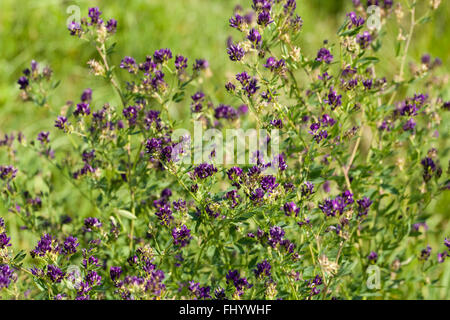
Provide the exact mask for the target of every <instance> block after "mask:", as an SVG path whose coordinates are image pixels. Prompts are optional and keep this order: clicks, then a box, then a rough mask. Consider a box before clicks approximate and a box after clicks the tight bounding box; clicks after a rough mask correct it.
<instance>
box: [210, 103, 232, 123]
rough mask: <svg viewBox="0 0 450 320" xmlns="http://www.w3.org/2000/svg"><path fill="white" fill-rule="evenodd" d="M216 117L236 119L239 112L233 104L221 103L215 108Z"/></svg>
mask: <svg viewBox="0 0 450 320" xmlns="http://www.w3.org/2000/svg"><path fill="white" fill-rule="evenodd" d="M214 117H215V118H216V119H227V120H234V119H237V118H238V112H237V110H236V109H234V108H233V107H231V106H228V105H224V104H221V105H219V106H218V107H217V108H216V109H215V110H214Z"/></svg>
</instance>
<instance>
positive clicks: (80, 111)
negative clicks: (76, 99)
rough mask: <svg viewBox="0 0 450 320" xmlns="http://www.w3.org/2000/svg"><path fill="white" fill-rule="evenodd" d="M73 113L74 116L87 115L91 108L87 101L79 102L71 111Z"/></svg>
mask: <svg viewBox="0 0 450 320" xmlns="http://www.w3.org/2000/svg"><path fill="white" fill-rule="evenodd" d="M73 114H74V115H75V116H79V115H82V116H88V115H90V114H91V108H89V104H88V103H79V104H77V107H76V109H75V111H74V112H73Z"/></svg>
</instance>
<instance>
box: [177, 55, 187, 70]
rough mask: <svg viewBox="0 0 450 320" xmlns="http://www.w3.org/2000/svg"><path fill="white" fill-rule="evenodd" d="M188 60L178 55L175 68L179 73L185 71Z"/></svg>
mask: <svg viewBox="0 0 450 320" xmlns="http://www.w3.org/2000/svg"><path fill="white" fill-rule="evenodd" d="M187 62H188V59H187V58H185V57H183V56H182V55H177V56H176V57H175V68H176V69H177V70H178V71H183V70H185V69H186V68H187Z"/></svg>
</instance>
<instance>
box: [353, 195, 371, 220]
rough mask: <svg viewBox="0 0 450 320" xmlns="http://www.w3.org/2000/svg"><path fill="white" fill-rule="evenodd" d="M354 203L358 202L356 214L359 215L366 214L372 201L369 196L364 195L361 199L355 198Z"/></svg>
mask: <svg viewBox="0 0 450 320" xmlns="http://www.w3.org/2000/svg"><path fill="white" fill-rule="evenodd" d="M356 203H357V204H358V216H359V217H361V216H366V215H367V213H368V212H369V208H370V206H371V205H372V203H373V202H372V200H370V199H369V198H367V197H364V198H362V199H361V200H357V201H356Z"/></svg>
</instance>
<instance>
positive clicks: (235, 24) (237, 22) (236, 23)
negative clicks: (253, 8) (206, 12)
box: [229, 13, 245, 30]
mask: <svg viewBox="0 0 450 320" xmlns="http://www.w3.org/2000/svg"><path fill="white" fill-rule="evenodd" d="M229 22H230V27H232V28H235V29H238V30H242V27H243V25H244V23H245V21H244V18H243V17H242V16H240V15H239V14H237V13H236V14H235V15H234V16H232V17H231V18H230V20H229Z"/></svg>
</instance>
